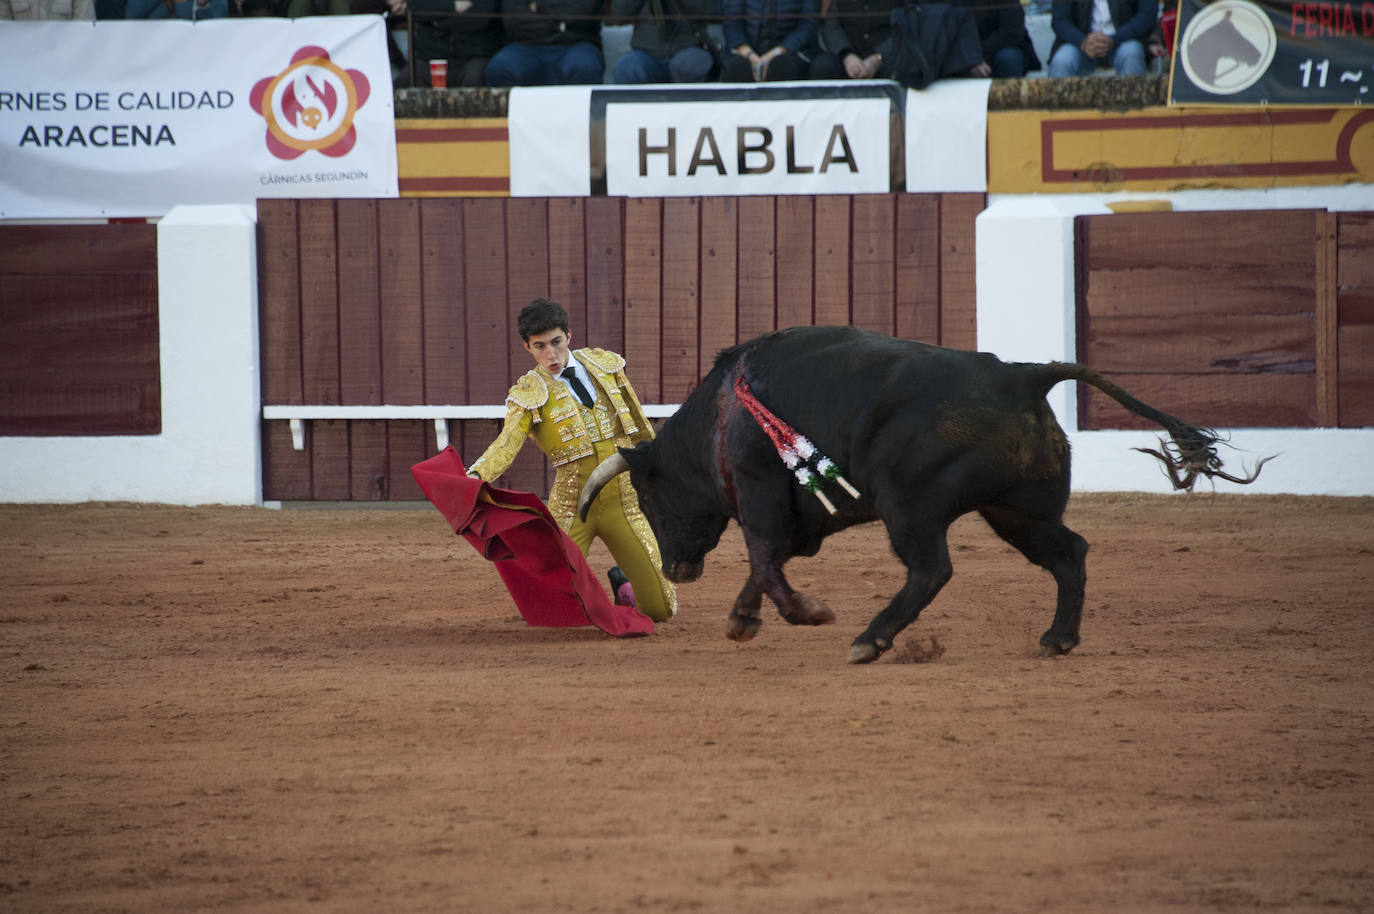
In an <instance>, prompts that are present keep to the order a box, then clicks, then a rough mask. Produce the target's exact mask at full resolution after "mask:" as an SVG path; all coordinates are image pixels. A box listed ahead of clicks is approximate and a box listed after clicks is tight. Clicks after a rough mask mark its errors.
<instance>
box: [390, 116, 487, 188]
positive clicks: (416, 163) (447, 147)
mask: <svg viewBox="0 0 1374 914" xmlns="http://www.w3.org/2000/svg"><path fill="white" fill-rule="evenodd" d="M396 166H397V170H398V176H399V178H400V184H401V196H403V197H505V196H509V195H510V141H509V139H508V137H507V132H506V119H505V118H503V117H499V118H481V117H478V118H400V119H397V121H396ZM407 185H409V187H408V186H407Z"/></svg>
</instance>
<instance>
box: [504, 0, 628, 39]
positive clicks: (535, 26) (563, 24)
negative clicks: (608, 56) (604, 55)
mask: <svg viewBox="0 0 1374 914" xmlns="http://www.w3.org/2000/svg"><path fill="white" fill-rule="evenodd" d="M604 7H605V3H604V2H603V0H535V5H534V12H533V13H531V12H530V3H529V0H501V12H502V13H503V14H504V15H505V28H506V40H507V41H515V42H519V43H521V44H576V43H577V42H579V41H587V42H591V43H592V44H594V45H596V46H597V47H598V48H599V47H601V19H600V14H601V10H602V9H603V8H604Z"/></svg>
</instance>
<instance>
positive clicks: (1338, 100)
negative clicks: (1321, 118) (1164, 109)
mask: <svg viewBox="0 0 1374 914" xmlns="http://www.w3.org/2000/svg"><path fill="white" fill-rule="evenodd" d="M1169 104H1171V105H1314V106H1320V107H1327V108H1329V107H1336V106H1344V105H1366V104H1374V0H1292V2H1287V3H1276V2H1265V3H1255V2H1251V0H1212V2H1210V3H1208V2H1199V0H1179V11H1178V31H1177V38H1176V40H1175V43H1174V56H1173V68H1172V72H1171V73H1170V78H1169Z"/></svg>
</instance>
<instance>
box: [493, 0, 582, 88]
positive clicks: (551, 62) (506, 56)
mask: <svg viewBox="0 0 1374 914" xmlns="http://www.w3.org/2000/svg"><path fill="white" fill-rule="evenodd" d="M603 6H604V2H603V0H501V13H502V16H503V17H504V18H505V23H504V24H505V30H506V40H507V42H508V43H507V44H506V46H505V47H503V48H502V49H501V50H499V51H497V52H496V54H495V56H493V57H492V58H491V61H490V62H489V63H488V64H487V85H489V86H569V85H587V84H592V85H595V84H599V83H600V82H601V81H602V75H603V73H604V72H605V69H606V58H605V57H604V56H603V54H602V51H601V20H600V18H599V16H600V13H601V10H602V8H603Z"/></svg>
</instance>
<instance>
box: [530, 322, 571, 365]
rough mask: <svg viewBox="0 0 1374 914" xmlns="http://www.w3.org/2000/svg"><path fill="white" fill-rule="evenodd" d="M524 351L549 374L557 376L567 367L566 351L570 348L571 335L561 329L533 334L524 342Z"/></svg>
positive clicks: (556, 328)
mask: <svg viewBox="0 0 1374 914" xmlns="http://www.w3.org/2000/svg"><path fill="white" fill-rule="evenodd" d="M524 345H525V351H526V352H528V353H529V354H530V355H531V356H533V357H534V361H535V363H536V364H538V365H539V366H540V367H541V368H543V369H544V370H545V371H547V372H548V373H549V374H551V375H554V376H555V377H557V376H558V374H559V372H561V371H562V370H563V369H564V368H567V367H568V350H569V348H570V347H571V346H572V333H571V332H569V331H566V330H564V329H563V328H561V327H555V328H553V329H552V330H546V331H544V332H543V333H535V334H532V335H531V336H530V338H529V339H528V340H525V343H524Z"/></svg>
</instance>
